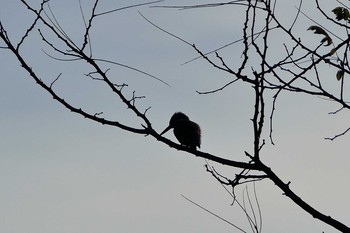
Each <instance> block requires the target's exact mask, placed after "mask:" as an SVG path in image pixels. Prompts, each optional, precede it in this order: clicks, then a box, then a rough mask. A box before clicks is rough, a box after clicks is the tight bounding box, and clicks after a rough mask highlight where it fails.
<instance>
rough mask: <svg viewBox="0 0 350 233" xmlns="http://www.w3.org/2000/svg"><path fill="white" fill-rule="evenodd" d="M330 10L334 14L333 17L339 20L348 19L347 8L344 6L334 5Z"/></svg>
mask: <svg viewBox="0 0 350 233" xmlns="http://www.w3.org/2000/svg"><path fill="white" fill-rule="evenodd" d="M332 12H333V13H334V14H335V16H336V17H335V18H336V19H337V20H338V21H340V20H349V19H350V13H349V10H348V9H346V8H344V7H340V6H339V7H336V8H334V9H333V10H332Z"/></svg>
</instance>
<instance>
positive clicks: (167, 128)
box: [160, 125, 171, 135]
mask: <svg viewBox="0 0 350 233" xmlns="http://www.w3.org/2000/svg"><path fill="white" fill-rule="evenodd" d="M169 129H171V127H170V125H169V126H168V127H166V129H165V130H164V131H163V132H162V133H161V134H160V135H163V134H165V133H166V132H167V131H168V130H169Z"/></svg>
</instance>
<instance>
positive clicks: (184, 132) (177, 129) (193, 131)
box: [161, 112, 201, 150]
mask: <svg viewBox="0 0 350 233" xmlns="http://www.w3.org/2000/svg"><path fill="white" fill-rule="evenodd" d="M171 128H173V129H174V135H175V137H176V138H177V140H178V141H179V142H180V143H181V145H184V146H187V147H189V148H191V149H194V150H195V149H196V147H197V146H198V147H199V148H200V145H201V128H200V127H199V125H198V124H197V123H195V122H193V121H190V119H189V118H188V116H186V115H185V114H183V113H182V112H176V113H175V114H174V115H173V116H172V117H171V119H170V122H169V126H168V127H167V128H166V129H165V130H164V131H163V132H162V133H161V135H162V134H164V133H165V132H167V131H168V130H169V129H171Z"/></svg>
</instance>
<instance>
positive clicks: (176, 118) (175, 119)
mask: <svg viewBox="0 0 350 233" xmlns="http://www.w3.org/2000/svg"><path fill="white" fill-rule="evenodd" d="M189 120H190V118H188V116H186V115H185V114H183V113H182V112H176V113H174V115H173V116H172V117H171V118H170V121H169V126H168V127H167V128H166V129H165V130H164V131H163V132H162V133H161V134H160V135H163V134H164V133H166V132H167V131H168V130H169V129H172V128H174V127H176V126H177V125H178V124H179V123H181V122H183V121H189Z"/></svg>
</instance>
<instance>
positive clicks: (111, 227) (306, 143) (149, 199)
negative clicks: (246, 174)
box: [0, 0, 350, 233]
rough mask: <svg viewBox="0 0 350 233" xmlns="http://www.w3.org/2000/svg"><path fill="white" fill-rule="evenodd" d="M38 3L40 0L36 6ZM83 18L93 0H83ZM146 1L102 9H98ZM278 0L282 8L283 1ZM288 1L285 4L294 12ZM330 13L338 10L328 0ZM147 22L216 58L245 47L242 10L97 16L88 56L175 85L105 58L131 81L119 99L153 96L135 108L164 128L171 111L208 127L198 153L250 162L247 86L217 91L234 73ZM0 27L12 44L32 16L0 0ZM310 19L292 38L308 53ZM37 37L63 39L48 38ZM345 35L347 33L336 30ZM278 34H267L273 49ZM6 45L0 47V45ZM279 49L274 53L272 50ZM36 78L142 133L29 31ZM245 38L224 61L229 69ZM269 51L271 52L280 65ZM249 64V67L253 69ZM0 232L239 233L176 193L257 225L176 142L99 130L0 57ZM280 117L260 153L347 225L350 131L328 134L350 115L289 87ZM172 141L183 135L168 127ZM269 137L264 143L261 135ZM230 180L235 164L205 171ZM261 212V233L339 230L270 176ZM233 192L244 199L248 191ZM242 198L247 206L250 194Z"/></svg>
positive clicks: (74, 11) (58, 9)
mask: <svg viewBox="0 0 350 233" xmlns="http://www.w3.org/2000/svg"><path fill="white" fill-rule="evenodd" d="M28 2H29V3H30V4H33V6H36V7H37V6H38V1H34V0H33V1H28ZM81 2H82V6H83V10H84V12H85V13H86V14H87V13H88V12H90V11H89V9H91V6H92V1H89V0H82V1H81ZM142 2H143V1H108V0H104V1H101V4H100V5H99V6H98V7H97V11H98V12H104V11H108V10H111V9H117V8H120V7H123V6H127V5H131V4H138V3H142ZM191 3H198V1H164V2H162V3H161V4H158V5H172V4H178V5H181V4H191ZM279 4H281V3H279ZM279 4H277V7H278V9H279V10H278V11H277V12H278V14H277V16H278V17H280V18H281V20H282V21H283V22H285V23H286V24H288V23H289V24H290V22H291V21H292V19H293V16H294V15H295V14H296V12H297V10H296V8H295V7H294V6H296V5H298V2H297V1H288V3H285V2H283V4H284V5H279ZM287 4H288V5H287ZM322 4H324V5H323V6H324V8H325V9H328V10H329V11H330V10H331V9H333V8H334V7H335V6H337V3H336V2H333V1H327V3H322ZM50 6H51V9H52V10H53V12H54V13H55V16H56V18H57V20H58V21H59V23H60V25H61V27H62V28H63V29H64V30H65V32H66V33H67V34H68V35H69V36H70V38H71V39H72V40H74V41H76V42H77V43H81V42H82V33H83V32H84V23H83V20H82V17H81V14H80V9H79V1H78V0H69V1H68V0H51V1H50ZM303 9H304V11H305V12H307V13H308V14H309V15H310V16H312V17H313V19H315V20H316V21H317V22H320V23H322V24H323V23H324V24H325V25H328V24H327V23H329V22H327V21H326V20H324V19H322V18H321V16H320V14H318V13H317V12H316V11H315V3H314V1H305V2H304V3H303ZM139 12H141V13H142V14H143V15H144V16H145V17H147V18H148V19H149V20H151V21H152V22H154V23H156V24H157V25H159V26H161V27H162V28H165V29H167V30H168V31H170V32H172V33H174V34H176V35H178V36H180V37H181V38H183V39H185V40H186V41H188V42H190V43H194V44H196V45H197V46H198V47H199V48H201V49H202V50H203V51H211V50H213V49H216V48H218V47H220V46H222V45H224V44H227V43H230V42H232V41H234V40H237V39H240V38H241V36H242V22H243V19H244V18H243V17H244V8H243V7H240V6H230V7H218V8H205V9H204V8H201V9H192V10H176V9H165V8H154V7H153V8H152V7H148V6H143V7H137V8H131V9H126V10H123V11H117V12H114V13H111V14H108V15H104V16H100V17H98V18H96V21H95V22H94V24H93V27H92V32H91V45H92V50H93V56H94V57H95V58H101V59H102V58H103V59H108V60H112V61H115V62H118V63H122V64H125V65H128V66H132V67H135V68H137V69H140V70H142V71H145V72H147V73H150V74H152V75H154V76H156V77H157V78H160V79H162V80H163V81H165V82H167V83H169V84H170V87H169V86H167V85H164V84H163V83H162V82H159V81H157V80H155V79H152V78H151V77H149V76H145V75H142V74H140V73H137V72H135V71H132V70H130V69H126V68H124V67H120V66H116V65H111V64H101V65H102V67H104V68H105V69H106V70H107V69H109V70H108V74H109V75H110V77H111V78H112V80H114V81H115V82H117V83H127V84H128V85H129V86H128V87H126V88H125V89H124V93H125V94H126V95H128V96H132V93H133V91H134V90H135V91H136V94H138V95H140V96H143V95H144V96H146V98H144V99H140V100H138V101H137V105H138V106H139V107H140V108H141V109H146V108H148V107H151V109H150V110H149V111H148V116H149V118H150V120H151V122H152V125H153V127H154V128H155V129H156V130H157V131H158V132H161V131H162V130H163V129H164V128H165V127H166V126H167V124H168V122H169V119H170V117H171V116H172V114H173V113H174V112H176V111H182V112H184V113H186V114H187V115H188V116H189V117H190V119H191V120H193V121H195V122H197V123H198V124H199V125H200V126H201V128H202V146H201V150H202V151H205V152H209V153H213V154H216V155H219V156H222V157H225V158H229V159H234V160H243V161H246V160H247V158H245V155H244V151H251V150H252V145H253V144H252V124H251V121H250V119H251V117H252V113H253V96H252V93H253V92H252V89H251V88H250V87H248V86H246V85H244V84H242V83H237V84H235V85H231V86H229V87H228V88H226V89H224V90H223V91H221V92H218V93H215V94H210V95H199V94H197V93H196V91H208V90H213V89H216V88H218V87H221V86H222V85H224V84H226V83H227V82H229V81H231V80H232V79H233V78H234V77H232V76H230V75H229V74H226V73H223V72H221V71H218V70H216V69H214V68H213V67H212V66H210V65H208V64H207V63H206V62H205V61H204V60H203V59H198V60H195V61H193V62H190V63H188V64H186V65H183V63H185V62H187V61H189V60H191V59H193V58H195V57H197V56H198V54H197V53H196V51H194V50H193V49H192V48H191V47H190V46H188V45H187V44H184V43H183V42H181V41H179V40H177V39H175V38H174V37H171V36H169V35H167V34H166V33H164V32H162V31H160V30H158V29H157V28H155V27H153V26H152V25H150V24H149V23H148V22H146V20H145V19H143V18H142V17H141V15H140V14H139ZM0 20H1V22H2V23H3V26H4V27H5V28H6V30H7V31H8V34H9V36H10V38H11V39H13V40H14V41H19V39H20V38H21V36H22V35H23V34H24V33H25V31H26V28H28V26H30V24H31V22H32V20H33V15H31V14H30V13H28V12H27V10H26V8H25V7H24V6H23V5H22V4H21V3H20V1H17V0H15V1H14V0H2V1H1V3H0ZM312 24H313V22H311V21H310V20H309V19H307V18H306V17H303V16H301V17H300V18H299V20H298V21H297V24H296V28H295V32H296V34H297V35H298V36H299V37H300V38H302V40H303V41H305V42H306V43H308V44H310V45H314V44H316V45H318V42H319V40H320V39H321V38H320V36H317V35H314V34H312V33H311V32H308V31H307V28H308V27H309V26H310V25H312ZM43 33H44V34H45V35H46V36H48V38H51V39H52V41H53V42H55V43H57V44H58V45H60V43H59V42H58V41H57V39H56V38H55V37H54V36H52V34H50V32H49V31H47V30H43ZM335 33H337V34H338V33H339V34H338V35H342V34H343V33H344V32H343V31H339V32H338V31H336V32H335ZM281 40H283V37H279V36H276V37H274V38H271V44H272V45H276V47H275V50H274V47H273V46H272V51H273V53H275V52H276V56H278V53H277V52H278V47H277V46H278V44H279V42H280V41H281ZM0 46H3V43H2V42H0ZM276 50H277V51H276ZM21 52H22V54H23V56H24V57H25V58H26V59H27V62H28V63H29V64H30V65H31V67H32V68H33V70H35V71H36V72H37V74H39V75H40V77H42V79H43V80H44V81H45V82H47V83H50V82H52V81H53V80H55V78H56V77H57V76H58V75H59V74H60V73H62V75H61V78H60V79H59V80H58V81H57V82H55V84H54V85H53V88H54V90H56V91H57V92H58V93H59V94H60V95H62V96H63V97H64V99H65V100H67V101H68V102H70V103H71V104H72V105H74V106H79V107H82V108H83V109H85V110H86V111H89V112H91V113H98V112H103V116H104V117H106V118H108V119H111V120H116V121H120V122H121V123H125V124H130V125H133V126H137V127H139V126H140V124H141V123H142V122H140V121H138V120H137V119H136V118H135V116H134V115H133V114H132V113H131V112H130V110H128V109H127V108H126V107H125V106H124V105H123V104H122V103H120V101H119V100H118V98H116V96H114V95H113V94H112V93H111V92H110V91H109V90H108V88H107V87H106V86H104V85H103V83H102V82H99V81H96V80H91V79H89V78H88V77H86V76H85V75H84V74H87V73H88V72H90V71H91V70H90V69H89V68H88V67H87V66H86V64H83V63H81V62H67V61H66V62H62V61H57V60H54V59H52V58H50V57H48V56H47V55H46V54H45V52H46V53H49V54H50V55H55V56H57V57H59V55H57V54H55V53H54V51H52V50H51V49H50V48H49V47H48V46H47V45H45V44H44V43H43V42H42V40H41V39H40V36H39V35H38V32H37V30H34V31H33V32H32V33H31V34H30V37H29V38H28V40H27V41H26V42H25V43H24V45H23V48H22V50H21ZM241 52H242V47H241V44H239V43H238V44H234V45H232V46H230V47H228V48H227V49H225V50H222V51H220V54H221V55H222V56H223V57H224V58H225V59H226V60H227V62H228V63H229V64H230V65H231V66H232V67H235V66H237V65H239V62H240V54H241ZM273 55H274V54H272V55H271V57H272V58H274V56H273ZM253 63H254V62H252V65H253ZM0 69H1V80H2V85H1V86H0V106H1V110H0V111H1V114H0V129H1V134H0V137H1V140H0V187H1V188H0V190H1V191H0V232H6V233H95V232H103V233H112V232H113V233H115V232H123V233H129V232H130V233H131V232H132V233H138V232H140V233H141V232H142V233H151V232H152V233H154V232H167V233H175V232H201V233H209V232H221V233H225V232H240V231H239V230H237V229H236V228H234V227H232V226H231V225H229V224H227V223H225V222H223V221H221V220H219V219H218V218H215V217H214V216H212V215H210V214H208V213H207V212H205V211H204V210H202V209H200V208H199V207H197V206H196V205H194V204H192V203H190V202H189V201H187V200H186V199H185V198H183V197H182V195H184V196H186V197H187V198H189V199H191V200H192V201H194V202H196V203H198V204H200V205H202V206H204V207H205V208H207V209H209V210H210V211H212V212H214V213H215V214H218V215H220V216H221V217H223V218H225V219H227V220H228V221H230V222H232V223H233V224H235V225H237V226H239V227H240V228H242V229H244V230H245V231H247V232H251V231H250V227H249V224H248V222H247V220H246V217H245V215H244V213H243V212H242V211H241V210H240V208H239V207H238V205H237V204H233V205H231V204H232V197H231V196H230V195H229V194H228V193H227V192H226V190H225V189H223V188H222V186H221V185H220V184H219V183H218V182H217V181H216V180H215V179H214V178H213V177H212V176H211V175H210V174H209V173H208V172H206V171H205V167H204V165H205V164H206V161H205V160H204V159H201V158H197V157H195V156H193V155H191V154H187V153H185V152H179V151H177V150H175V149H172V148H169V147H168V146H167V145H165V144H162V143H160V142H158V141H157V140H155V139H153V138H151V137H144V136H140V135H135V134H132V133H129V132H125V131H122V130H121V129H118V128H115V127H111V126H103V125H101V124H97V123H95V122H93V121H90V120H87V119H84V118H83V117H81V116H79V115H77V114H74V113H72V112H70V111H68V110H67V109H65V108H64V107H63V106H61V105H60V104H59V103H58V102H56V101H55V100H53V98H52V97H51V96H50V95H49V94H48V93H46V92H45V90H43V89H41V88H40V87H39V86H38V85H37V84H36V83H35V81H33V80H32V79H31V78H30V77H29V76H28V74H27V73H26V72H25V71H24V70H23V69H22V68H21V67H20V65H19V63H18V62H17V61H16V59H15V57H14V56H13V55H12V54H11V53H9V52H8V51H6V50H0ZM320 73H321V74H322V78H324V79H325V83H327V84H328V85H329V86H330V88H334V90H336V89H337V87H338V86H339V82H337V81H336V79H335V71H334V69H331V68H329V67H327V66H324V67H323V69H322V70H320ZM276 107H277V110H276V113H275V121H274V139H275V145H271V144H270V143H267V144H266V146H265V148H264V149H263V151H262V156H261V159H262V161H263V162H265V163H266V164H267V165H268V166H270V167H271V168H272V170H274V171H275V172H276V173H277V174H278V175H279V176H280V177H281V178H282V179H283V180H284V181H285V182H288V181H290V182H291V184H290V187H291V188H292V190H294V191H295V192H296V193H297V194H298V195H299V196H301V197H302V198H303V199H304V200H305V201H306V202H308V203H309V204H311V205H312V206H314V207H315V208H316V209H318V210H320V211H321V212H323V213H325V214H327V215H330V216H332V217H334V218H336V219H338V220H340V221H342V222H343V223H345V224H347V225H350V219H349V214H348V212H349V208H350V202H349V199H348V197H349V196H350V186H349V180H348V178H349V177H350V170H349V166H348V164H349V163H350V158H349V156H348V154H349V152H348V141H349V139H350V134H347V135H345V136H343V137H340V138H338V139H337V140H334V141H332V142H331V141H328V140H324V138H325V137H331V136H334V135H335V134H337V133H340V132H342V131H343V130H345V129H346V128H348V127H349V125H348V122H349V121H348V120H347V119H348V117H349V113H348V112H346V111H342V112H340V113H339V114H337V115H331V114H329V112H332V111H335V110H337V109H338V108H339V106H337V105H336V104H334V103H332V102H330V101H327V100H324V99H321V98H318V97H310V96H307V95H303V94H295V93H283V94H281V96H280V98H279V99H278V102H277V106H276ZM165 136H166V137H167V138H169V139H171V140H174V141H176V139H175V137H174V136H173V134H172V132H168V133H167V134H165ZM264 137H265V138H266V139H267V138H268V133H267V132H265V134H264ZM210 164H211V165H213V166H214V167H215V168H216V169H217V170H218V171H220V172H222V173H223V174H224V175H226V176H229V177H233V176H234V174H236V173H238V172H239V170H236V169H230V168H227V167H223V166H221V165H219V164H215V163H210ZM255 187H256V191H257V193H258V199H259V205H260V207H261V211H262V218H263V228H262V232H269V233H280V232H287V233H288V232H317V233H319V232H327V233H332V232H337V231H336V230H334V229H332V228H331V227H329V226H326V225H325V224H323V223H321V222H320V221H318V220H315V219H313V218H312V216H310V215H308V214H307V213H305V212H303V211H302V210H301V209H300V208H299V207H298V206H296V205H295V204H294V203H292V202H291V201H290V200H289V199H288V198H286V197H285V196H283V195H282V192H281V190H279V189H278V188H277V187H276V186H275V185H274V184H273V183H272V182H271V181H268V180H264V181H261V182H258V183H256V184H255ZM246 188H247V189H248V190H249V193H250V194H251V195H253V188H254V187H253V185H252V184H249V185H248V186H244V185H242V186H241V187H238V188H237V190H236V194H237V198H238V201H240V203H242V201H243V197H242V196H243V192H244V190H245V189H246ZM245 200H246V199H245Z"/></svg>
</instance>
